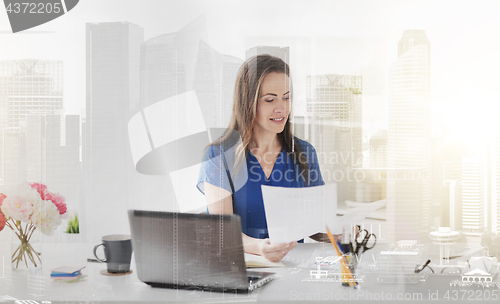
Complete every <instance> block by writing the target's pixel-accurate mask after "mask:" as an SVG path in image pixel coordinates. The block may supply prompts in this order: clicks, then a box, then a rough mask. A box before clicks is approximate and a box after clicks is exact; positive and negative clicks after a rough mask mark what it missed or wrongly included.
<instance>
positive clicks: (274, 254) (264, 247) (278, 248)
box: [259, 239, 298, 262]
mask: <svg viewBox="0 0 500 304" xmlns="http://www.w3.org/2000/svg"><path fill="white" fill-rule="evenodd" d="M297 244H298V243H297V242H290V243H282V244H273V245H271V242H270V241H269V239H263V240H261V242H260V244H259V251H260V255H262V256H263V257H265V258H266V259H268V260H269V261H271V262H279V261H281V259H282V258H283V257H284V256H285V255H286V254H287V253H288V252H289V251H290V250H292V249H293V248H295V246H297Z"/></svg>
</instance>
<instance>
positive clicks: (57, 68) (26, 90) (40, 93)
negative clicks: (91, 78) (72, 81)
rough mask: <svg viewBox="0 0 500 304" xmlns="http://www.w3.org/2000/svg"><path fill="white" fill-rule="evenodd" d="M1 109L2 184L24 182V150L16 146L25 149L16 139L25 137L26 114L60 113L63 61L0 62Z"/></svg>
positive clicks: (0, 175)
mask: <svg viewBox="0 0 500 304" xmlns="http://www.w3.org/2000/svg"><path fill="white" fill-rule="evenodd" d="M0 109H1V110H2V111H1V112H2V114H0V160H2V161H1V162H0V178H3V182H4V183H5V184H17V183H19V182H25V181H26V180H25V178H26V172H21V171H24V170H26V164H25V163H23V161H25V160H23V159H24V158H23V157H22V156H21V155H22V154H23V152H21V150H15V149H25V148H23V146H24V145H25V144H26V143H25V142H24V141H23V140H19V139H20V138H24V135H21V134H24V133H25V132H26V117H27V115H30V114H39V115H43V114H60V113H61V112H62V110H63V63H62V61H54V60H37V59H25V60H4V61H0ZM15 138H17V139H15ZM9 174H11V175H10V176H9ZM23 179H24V180H23Z"/></svg>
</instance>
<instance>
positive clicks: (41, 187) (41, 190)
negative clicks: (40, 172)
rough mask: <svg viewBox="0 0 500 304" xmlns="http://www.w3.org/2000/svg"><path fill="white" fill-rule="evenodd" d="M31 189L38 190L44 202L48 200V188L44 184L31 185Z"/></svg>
mask: <svg viewBox="0 0 500 304" xmlns="http://www.w3.org/2000/svg"><path fill="white" fill-rule="evenodd" d="M30 186H31V188H33V189H36V191H38V194H40V197H41V198H42V199H43V200H47V198H46V195H47V192H48V191H47V186H45V185H44V184H39V183H33V184H30Z"/></svg>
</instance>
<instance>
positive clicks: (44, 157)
mask: <svg viewBox="0 0 500 304" xmlns="http://www.w3.org/2000/svg"><path fill="white" fill-rule="evenodd" d="M26 163H27V180H28V181H41V182H43V183H45V184H46V185H47V186H48V187H50V188H51V189H54V190H55V191H57V192H59V193H61V194H62V195H63V196H64V197H65V198H66V201H67V203H68V208H69V209H70V210H72V212H76V211H79V208H80V206H81V205H80V204H79V202H80V195H81V194H82V186H83V184H82V172H81V165H80V117H79V116H78V115H34V114H31V115H27V117H26ZM78 213H79V214H81V212H78Z"/></svg>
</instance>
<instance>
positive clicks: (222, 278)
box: [128, 210, 274, 293]
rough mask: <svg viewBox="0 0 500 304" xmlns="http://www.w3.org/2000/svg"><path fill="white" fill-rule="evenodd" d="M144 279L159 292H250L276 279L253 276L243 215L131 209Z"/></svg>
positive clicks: (139, 269) (139, 271) (138, 264)
mask: <svg viewBox="0 0 500 304" xmlns="http://www.w3.org/2000/svg"><path fill="white" fill-rule="evenodd" d="M128 216H129V223H130V231H131V234H132V247H133V250H134V255H135V262H136V268H137V275H138V277H139V280H141V281H142V282H144V283H146V284H148V285H151V286H153V287H166V288H179V289H200V290H210V291H223V292H238V293H239V292H241V293H247V292H250V291H252V290H254V289H255V288H257V287H260V286H262V285H263V284H265V283H267V282H269V281H270V280H272V279H273V277H274V274H273V273H268V272H256V271H247V269H246V266H245V259H244V255H243V244H242V239H241V223H240V217H239V216H238V215H210V214H189V213H172V212H159V211H143V210H129V211H128Z"/></svg>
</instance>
